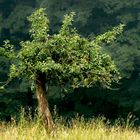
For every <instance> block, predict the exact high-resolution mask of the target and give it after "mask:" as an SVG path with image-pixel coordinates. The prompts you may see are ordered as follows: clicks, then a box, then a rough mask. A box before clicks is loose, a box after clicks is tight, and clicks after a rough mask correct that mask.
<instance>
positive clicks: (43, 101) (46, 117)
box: [36, 74, 53, 132]
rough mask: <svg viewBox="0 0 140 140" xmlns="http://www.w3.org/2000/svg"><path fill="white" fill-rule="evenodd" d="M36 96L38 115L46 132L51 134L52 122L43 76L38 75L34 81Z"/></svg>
mask: <svg viewBox="0 0 140 140" xmlns="http://www.w3.org/2000/svg"><path fill="white" fill-rule="evenodd" d="M36 94H37V99H38V109H39V114H40V115H41V117H42V120H43V123H44V125H45V129H46V130H47V132H51V131H52V129H53V120H52V116H51V113H50V110H49V105H48V97H47V91H46V86H45V74H39V75H38V78H37V80H36Z"/></svg>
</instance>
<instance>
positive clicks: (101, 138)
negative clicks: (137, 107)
mask: <svg viewBox="0 0 140 140" xmlns="http://www.w3.org/2000/svg"><path fill="white" fill-rule="evenodd" d="M63 124H64V120H63V119H57V120H56V127H55V130H54V132H52V133H51V134H47V133H46V131H45V129H44V127H43V125H42V124H41V121H40V119H36V120H34V121H31V120H30V121H29V120H26V119H25V118H21V120H20V122H19V123H18V124H16V122H15V121H13V122H11V123H9V124H5V123H1V124H0V140H140V133H139V132H138V129H137V130H136V129H134V128H132V127H131V125H130V124H129V122H126V123H125V125H123V126H122V125H121V126H120V125H119V123H118V122H117V123H116V124H115V125H113V126H111V125H109V123H108V122H106V123H104V119H103V118H98V119H93V120H90V121H88V122H85V121H84V119H82V118H81V119H74V120H72V121H71V122H67V123H65V125H63Z"/></svg>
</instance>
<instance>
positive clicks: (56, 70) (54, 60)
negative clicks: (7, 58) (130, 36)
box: [10, 8, 122, 88]
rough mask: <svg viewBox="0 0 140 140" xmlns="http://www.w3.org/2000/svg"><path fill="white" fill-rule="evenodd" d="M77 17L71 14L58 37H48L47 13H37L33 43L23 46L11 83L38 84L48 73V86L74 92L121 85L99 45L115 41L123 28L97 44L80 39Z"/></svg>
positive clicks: (30, 18) (117, 75)
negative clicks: (75, 24) (19, 79)
mask: <svg viewBox="0 0 140 140" xmlns="http://www.w3.org/2000/svg"><path fill="white" fill-rule="evenodd" d="M73 16H74V13H71V14H69V15H66V16H65V17H64V21H63V25H62V28H61V29H60V32H59V33H58V34H54V35H48V30H49V26H48V23H49V21H48V18H47V16H46V14H45V13H44V9H42V8H41V9H39V10H37V11H35V12H34V13H33V14H32V15H31V16H30V17H29V18H28V19H29V21H30V22H31V29H30V35H31V37H32V40H31V41H23V42H21V43H20V44H21V49H20V50H19V51H18V52H17V56H16V59H17V60H18V63H17V64H13V65H12V66H11V69H10V79H11V78H15V77H19V76H25V77H26V78H28V79H32V80H36V78H37V77H38V75H39V74H40V73H45V74H46V83H47V84H50V85H59V86H66V85H70V86H72V87H73V88H78V87H91V86H95V85H102V86H105V87H109V86H111V83H112V82H117V81H118V80H119V79H120V77H119V72H118V70H117V68H116V66H115V64H114V62H113V61H112V59H111V57H110V56H109V55H107V54H105V53H103V52H102V49H101V47H100V46H99V44H100V43H101V41H102V40H103V41H104V40H106V41H107V42H109V41H112V40H114V39H115V38H116V35H118V34H119V33H120V32H121V31H122V25H120V26H118V27H117V28H114V29H115V30H114V29H113V30H112V31H110V32H108V33H105V34H104V35H101V36H98V37H97V38H95V40H94V41H93V40H90V39H87V38H84V37H82V36H80V35H79V34H78V33H77V31H76V30H75V28H72V27H71V25H72V21H73ZM110 34H111V35H110ZM95 42H96V43H95Z"/></svg>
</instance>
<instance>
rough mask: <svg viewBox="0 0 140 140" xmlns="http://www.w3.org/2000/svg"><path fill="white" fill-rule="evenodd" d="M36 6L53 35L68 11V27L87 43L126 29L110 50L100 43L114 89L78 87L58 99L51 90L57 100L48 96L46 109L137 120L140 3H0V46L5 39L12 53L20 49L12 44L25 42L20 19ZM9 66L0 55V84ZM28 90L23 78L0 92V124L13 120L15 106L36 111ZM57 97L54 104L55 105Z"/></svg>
mask: <svg viewBox="0 0 140 140" xmlns="http://www.w3.org/2000/svg"><path fill="white" fill-rule="evenodd" d="M39 7H45V8H46V13H47V14H48V17H49V19H50V26H51V27H50V31H49V33H50V34H54V33H56V32H58V31H59V29H60V27H61V21H62V18H63V15H65V14H66V13H70V12H71V11H74V12H76V18H75V19H76V21H75V22H74V24H75V26H76V27H77V29H78V31H80V33H81V34H82V35H83V36H84V37H89V38H91V39H92V38H94V37H95V36H97V35H98V34H101V33H104V32H106V31H108V30H110V29H112V27H114V26H116V25H118V24H120V23H124V24H125V25H126V26H125V29H124V32H123V34H122V35H121V36H120V37H118V38H117V40H116V41H115V42H114V43H113V44H112V45H110V44H109V45H107V44H104V43H103V44H102V49H103V51H105V52H108V53H109V54H110V55H111V56H112V57H113V59H114V60H115V63H116V64H117V65H118V67H119V69H120V71H121V75H122V77H123V79H122V80H121V81H120V83H119V85H114V86H113V87H112V89H110V90H106V89H104V90H103V89H99V88H98V87H96V88H89V89H85V88H84V89H83V88H80V89H76V90H75V91H74V92H73V93H72V94H67V95H65V96H64V95H63V94H61V90H60V89H59V88H57V87H55V86H53V91H55V92H56V93H57V92H59V93H60V95H57V96H56V95H55V94H51V95H50V96H51V98H50V103H51V108H52V109H53V107H54V105H57V109H58V112H59V113H60V114H61V115H67V117H68V116H70V115H73V114H75V113H79V114H84V115H85V116H87V117H89V116H92V115H93V114H94V115H96V114H104V115H105V116H107V117H109V118H111V119H112V118H116V117H118V116H123V117H125V116H127V114H128V113H129V112H132V113H133V114H135V115H136V116H137V117H139V115H140V100H139V97H140V94H139V92H140V86H139V83H140V77H139V73H140V39H139V36H140V35H139V34H140V33H139V32H140V1H139V0H133V1H129V0H123V1H120V0H117V1H111V0H98V1H93V0H86V1H84V0H75V1H74V0H68V1H63V0H60V1H57V0H36V1H35V0H34V1H33V0H24V1H21V0H1V1H0V44H1V46H2V45H3V40H5V39H9V40H10V41H11V42H12V44H14V45H15V46H16V49H17V50H19V49H20V47H19V46H18V43H19V42H20V41H21V40H25V41H26V40H28V39H29V38H30V37H29V34H28V29H29V27H30V25H29V23H28V21H27V19H26V17H27V16H29V15H30V14H31V13H32V12H33V11H34V10H35V9H37V8H39ZM9 66H10V62H9V60H7V58H5V57H2V56H0V81H5V80H7V73H8V69H9ZM1 85H3V83H1ZM29 87H30V83H27V81H26V80H25V79H15V80H14V81H13V82H12V83H9V85H8V86H6V89H5V90H0V92H1V93H0V119H3V120H4V119H6V120H10V116H11V115H12V116H15V115H18V110H19V109H20V107H21V106H23V107H26V108H27V107H28V106H30V107H33V108H36V99H35V98H34V99H33V98H32V95H33V93H32V92H33V91H31V90H30V88H29ZM31 87H32V86H31ZM51 91H52V90H51V89H50V92H51ZM69 92H71V91H69ZM28 93H31V94H28ZM51 93H52V92H51ZM83 93H84V94H83ZM63 96H64V97H63ZM58 98H59V100H56V99H58Z"/></svg>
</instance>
